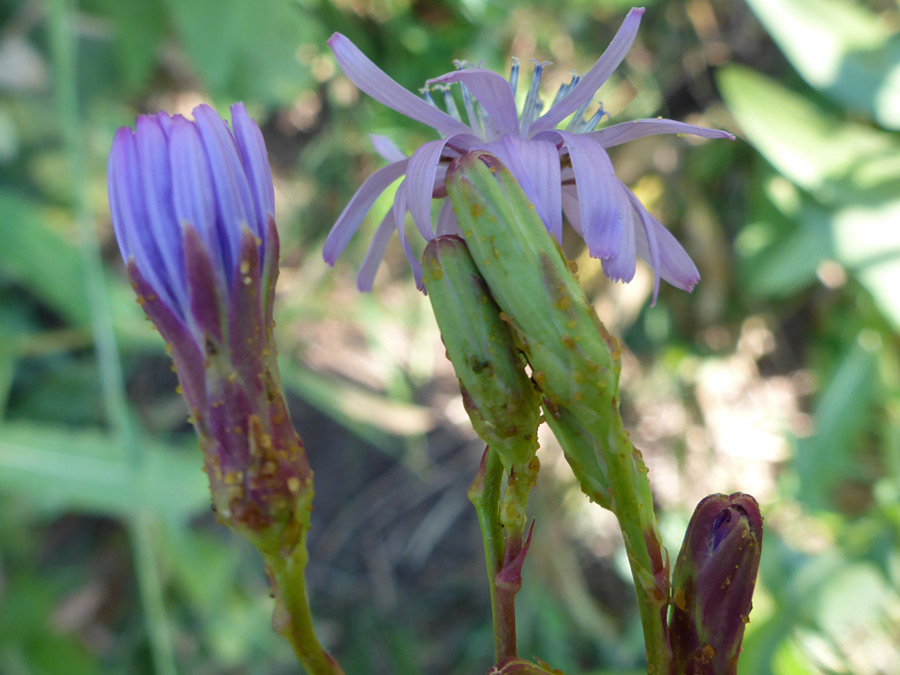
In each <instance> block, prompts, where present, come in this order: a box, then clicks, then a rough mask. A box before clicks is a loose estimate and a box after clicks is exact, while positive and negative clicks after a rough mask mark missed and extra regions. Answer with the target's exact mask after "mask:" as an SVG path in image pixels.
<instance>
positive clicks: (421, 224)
mask: <svg viewBox="0 0 900 675" xmlns="http://www.w3.org/2000/svg"><path fill="white" fill-rule="evenodd" d="M453 138H454V137H453V136H451V137H450V138H443V139H439V140H436V141H428V142H427V143H423V144H422V145H420V146H419V147H418V148H417V149H416V151H415V152H414V153H413V154H412V156H411V157H410V158H409V166H408V167H407V169H406V182H407V188H406V189H407V199H408V200H409V212H410V213H412V217H413V221H414V222H415V224H416V227H417V228H418V229H419V234H421V235H422V238H423V239H425V241H431V240H432V239H434V228H433V227H432V224H431V200H432V197H433V196H434V181H435V178H436V177H437V170H438V162H440V161H441V154H442V153H443V152H444V147H445V146H446V145H447V143H449V142H450V141H452V140H453Z"/></svg>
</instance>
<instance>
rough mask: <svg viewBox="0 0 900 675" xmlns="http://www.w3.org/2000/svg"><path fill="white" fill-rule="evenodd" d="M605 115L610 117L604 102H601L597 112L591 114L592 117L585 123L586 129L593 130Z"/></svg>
mask: <svg viewBox="0 0 900 675" xmlns="http://www.w3.org/2000/svg"><path fill="white" fill-rule="evenodd" d="M604 117H609V113H608V112H606V111H605V110H604V109H603V104H602V103H601V104H600V108H599V109H598V110H597V112H595V113H594V114H593V115H591V119H589V120H588V121H587V122H586V123H585V128H584V131H585V132H587V131H593V130H594V129H595V128H596V127H597V125H598V124H600V122H601V121H602V120H603V118H604Z"/></svg>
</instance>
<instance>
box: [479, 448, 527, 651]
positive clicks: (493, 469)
mask: <svg viewBox="0 0 900 675" xmlns="http://www.w3.org/2000/svg"><path fill="white" fill-rule="evenodd" d="M502 481H503V463H502V462H501V460H500V456H499V455H498V454H497V453H496V452H493V451H491V449H490V448H485V451H484V456H483V457H482V459H481V466H480V467H479V469H478V474H477V475H476V476H475V480H474V481H473V483H472V487H471V488H469V501H471V502H472V505H473V506H474V507H475V512H476V513H477V514H478V524H479V525H480V526H481V539H482V541H483V543H484V561H485V565H486V567H487V576H488V585H489V587H490V593H491V614H492V616H493V622H494V652H495V655H496V658H497V663H500V662H502V661H503V660H505V659H508V658H512V657H514V656H515V655H516V613H515V593H512V594H511V595H510V594H509V593H508V592H506V591H504V590H503V589H500V588H498V584H497V575H498V574H499V573H500V570H501V569H502V567H503V558H504V554H505V551H506V542H505V541H504V539H503V528H502V526H501V525H500V488H501V484H502Z"/></svg>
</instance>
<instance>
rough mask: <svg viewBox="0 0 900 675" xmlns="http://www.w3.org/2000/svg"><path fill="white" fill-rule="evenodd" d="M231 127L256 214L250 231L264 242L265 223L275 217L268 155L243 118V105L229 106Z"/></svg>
mask: <svg viewBox="0 0 900 675" xmlns="http://www.w3.org/2000/svg"><path fill="white" fill-rule="evenodd" d="M231 126H232V128H233V129H234V138H235V140H236V141H237V146H238V150H239V151H240V153H241V161H242V163H243V165H244V173H245V174H246V176H247V181H248V182H249V184H250V193H251V195H252V197H253V205H254V207H255V210H256V215H257V221H256V222H255V223H253V226H252V227H251V229H252V230H253V233H254V234H255V235H256V236H257V237H259V239H260V241H265V238H266V237H265V234H266V223H268V222H269V217H270V216H271V217H272V218H274V217H275V187H274V186H273V185H272V170H271V169H270V168H269V155H268V153H267V152H266V144H265V142H264V141H263V137H262V133H261V132H260V130H259V127H258V126H256V122H254V121H253V119H252V118H251V117H250V115H248V114H247V109H246V108H245V107H244V104H243V103H235V104H233V105H232V106H231Z"/></svg>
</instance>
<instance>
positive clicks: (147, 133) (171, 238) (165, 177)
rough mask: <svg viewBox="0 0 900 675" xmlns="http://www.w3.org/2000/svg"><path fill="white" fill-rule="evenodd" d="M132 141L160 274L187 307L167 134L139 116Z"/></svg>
mask: <svg viewBox="0 0 900 675" xmlns="http://www.w3.org/2000/svg"><path fill="white" fill-rule="evenodd" d="M134 138H135V141H136V144H137V159H138V163H139V166H140V172H141V181H142V183H143V192H144V206H145V208H146V209H147V224H146V226H147V227H149V229H150V231H151V232H152V237H153V241H154V242H155V244H156V247H157V249H158V250H159V253H160V256H161V258H162V262H163V266H164V269H163V270H161V271H160V274H162V275H163V276H164V277H166V278H167V279H169V286H170V288H171V289H172V292H173V293H174V294H175V296H176V298H177V299H178V302H179V303H181V304H182V306H183V307H186V306H187V305H186V298H187V294H186V293H185V284H184V254H183V252H182V245H181V228H180V227H179V226H178V222H177V220H176V219H175V212H174V210H173V208H172V169H171V165H170V163H169V149H168V144H167V141H166V134H165V132H163V130H162V128H161V126H160V124H159V121H158V120H157V117H156V116H149V115H141V116H140V117H138V119H137V123H136V124H135V134H134Z"/></svg>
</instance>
